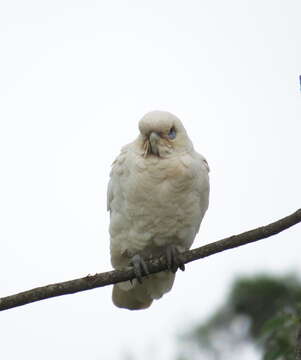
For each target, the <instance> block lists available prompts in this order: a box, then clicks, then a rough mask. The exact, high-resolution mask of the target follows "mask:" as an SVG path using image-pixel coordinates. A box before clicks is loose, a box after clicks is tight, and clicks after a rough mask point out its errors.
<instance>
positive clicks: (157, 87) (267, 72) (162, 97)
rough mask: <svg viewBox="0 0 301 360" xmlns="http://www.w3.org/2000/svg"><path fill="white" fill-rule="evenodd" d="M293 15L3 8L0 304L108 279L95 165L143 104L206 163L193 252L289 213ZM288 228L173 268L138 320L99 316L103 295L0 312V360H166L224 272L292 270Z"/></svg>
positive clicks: (104, 310)
mask: <svg viewBox="0 0 301 360" xmlns="http://www.w3.org/2000/svg"><path fill="white" fill-rule="evenodd" d="M300 10H301V6H300V2H299V1H290V0H288V1H284V0H283V1H279V0H273V1H272V0H271V1H269V0H268V1H256V0H255V1H254V0H253V1H251V0H250V1H246V0H240V1H234V0H230V1H221V0H220V1H214V0H210V1H209V0H208V1H192V0H187V1H185V2H184V1H175V0H173V1H165V0H163V1H162V0H161V1H157V0H152V1H145V0H139V1H138V0H136V1H134V0H133V1H125V0H124V1H122V0H119V1H118V0H116V1H89V0H85V1H83V0H82V1H66V0H60V1H57V0H55V1H53V0H52V1H38V0H37V1H32V0H29V1H14V0H10V1H2V2H1V4H0V31H1V33H0V52H1V56H0V65H1V66H0V101H1V105H0V121H1V125H0V171H1V177H0V199H1V200H0V219H1V220H0V222H1V226H0V241H1V253H0V279H1V282H0V296H6V295H9V294H13V293H16V292H19V291H22V290H27V289H30V288H32V287H36V286H41V285H46V284H48V283H53V282H58V281H64V280H69V279H73V278H76V277H81V276H85V275H87V274H88V273H90V274H93V273H96V272H103V271H106V270H109V269H111V266H110V256H109V235H108V222H109V216H108V214H107V212H106V187H107V182H108V176H109V171H110V165H111V163H112V162H113V160H114V158H115V157H116V156H117V155H118V152H119V150H120V148H121V146H123V145H124V144H126V143H128V142H130V141H132V140H134V139H135V138H136V136H137V135H138V128H137V123H138V121H139V119H140V118H141V117H142V116H143V115H144V113H146V112H147V111H149V110H154V109H160V110H167V111H170V112H172V113H174V114H175V115H177V116H178V117H179V118H180V119H181V120H182V121H183V123H184V126H185V127H186V129H187V132H188V134H189V136H190V138H191V139H192V141H193V143H194V146H195V148H196V150H197V151H199V152H201V153H202V154H203V155H205V157H206V158H207V160H208V162H209V164H210V167H211V173H210V176H211V177H210V179H211V199H210V207H209V210H208V212H207V214H206V216H205V219H204V221H203V224H202V226H201V231H200V233H199V234H198V236H197V239H196V241H195V243H194V246H200V245H201V244H205V243H208V242H212V241H215V240H218V239H220V238H223V237H225V236H229V235H232V234H235V233H239V232H241V231H244V230H248V229H251V228H252V227H257V226H260V225H264V224H266V223H269V222H271V221H273V220H277V219H278V218H280V217H282V216H285V215H288V214H289V213H291V212H293V211H295V210H296V209H297V208H299V207H300V203H301V202H300V200H301V199H300V198H301V195H300V194H301V192H300V184H301V172H300V153H301V151H300V135H301V125H300V124H301V116H300V115H301V103H300V96H301V94H300V90H299V83H298V81H299V80H298V77H299V74H300V73H301V50H300V48H301V40H300V37H301V35H300V34H301V22H300ZM300 234H301V228H300V226H296V227H293V228H292V229H290V230H288V231H286V232H284V233H282V234H280V235H278V236H275V237H273V238H270V239H266V240H263V241H262V242H259V243H257V244H253V245H247V246H244V247H242V248H237V249H234V250H231V251H227V252H224V253H222V254H218V255H215V256H212V257H210V258H207V259H204V260H201V261H198V262H195V263H193V264H191V265H188V266H187V270H186V272H185V273H180V274H178V275H177V279H176V283H175V285H174V288H173V290H172V291H171V292H170V293H169V294H166V295H165V296H164V297H163V298H162V299H161V300H159V301H157V302H155V303H154V304H153V305H152V307H151V308H150V309H148V310H144V311H138V312H130V311H126V310H121V309H118V308H116V307H114V306H113V305H112V302H111V287H106V288H102V289H95V290H92V291H88V292H82V293H79V294H75V295H70V296H63V297H60V298H53V299H50V300H46V301H41V302H38V303H34V304H30V305H26V306H23V307H20V308H16V309H12V310H8V311H5V312H2V313H1V314H0V339H1V358H3V359H5V360H15V359H31V360H40V359H41V358H42V359H44V360H50V359H51V360H53V359H72V360H80V359H84V358H85V359H89V360H100V359H110V360H122V359H123V357H122V356H121V354H123V353H127V354H134V355H136V356H137V358H139V359H142V358H143V359H146V360H148V359H152V360H154V359H160V360H161V359H164V360H170V359H171V354H172V352H173V351H174V348H175V346H176V344H174V343H173V339H174V337H175V335H176V334H177V333H179V332H181V331H183V330H185V329H186V328H190V326H191V324H194V323H196V322H198V321H202V320H203V319H205V318H206V317H207V316H208V315H209V314H210V313H211V311H213V310H214V309H215V307H216V306H217V305H219V304H221V303H222V302H223V299H224V298H225V296H226V294H227V291H228V289H229V286H230V284H231V282H232V280H233V279H234V278H235V277H236V276H237V275H241V274H251V273H254V272H257V271H270V272H274V273H277V274H282V273H284V272H288V271H297V272H300V271H301V262H300V253H301V242H300ZM238 358H239V359H240V360H251V359H252V360H253V359H257V357H256V356H255V355H253V356H252V354H248V355H245V357H243V355H240V356H239V357H238ZM233 359H234V357H233Z"/></svg>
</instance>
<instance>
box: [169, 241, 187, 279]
mask: <svg viewBox="0 0 301 360" xmlns="http://www.w3.org/2000/svg"><path fill="white" fill-rule="evenodd" d="M166 260H167V268H168V270H170V271H172V272H173V273H176V272H177V270H178V269H181V270H182V271H185V264H184V262H183V259H182V256H181V253H180V252H179V251H178V249H177V248H176V247H175V246H174V245H169V246H168V247H167V248H166Z"/></svg>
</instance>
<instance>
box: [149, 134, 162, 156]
mask: <svg viewBox="0 0 301 360" xmlns="http://www.w3.org/2000/svg"><path fill="white" fill-rule="evenodd" d="M159 140H160V135H159V134H158V133H156V132H154V131H153V132H151V133H150V135H149V143H150V147H151V153H152V154H154V155H157V156H160V153H159V147H158V143H159Z"/></svg>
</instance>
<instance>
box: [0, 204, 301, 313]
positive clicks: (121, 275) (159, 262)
mask: <svg viewBox="0 0 301 360" xmlns="http://www.w3.org/2000/svg"><path fill="white" fill-rule="evenodd" d="M299 222H301V209H299V210H297V211H296V212H294V213H293V214H291V215H289V216H286V217H284V218H282V219H280V220H278V221H275V222H273V223H271V224H269V225H266V226H262V227H259V228H257V229H253V230H250V231H247V232H244V233H241V234H239V235H233V236H230V237H228V238H225V239H222V240H219V241H216V242H213V243H211V244H208V245H205V246H202V247H199V248H197V249H194V250H190V251H186V252H185V253H183V254H182V259H183V261H184V263H185V264H186V263H189V262H191V261H194V260H198V259H201V258H204V257H207V256H210V255H213V254H216V253H219V252H221V251H224V250H228V249H233V248H235V247H238V246H242V245H246V244H248V243H252V242H255V241H258V240H261V239H265V238H267V237H270V236H273V235H275V234H278V233H279V232H281V231H283V230H285V229H288V228H289V227H291V226H293V225H296V224H297V223H299ZM147 265H148V269H149V272H150V273H157V272H160V271H162V270H166V269H167V264H166V260H165V258H164V257H160V258H158V259H155V260H153V261H151V262H148V263H147ZM134 277H135V275H134V271H133V270H132V269H130V270H126V271H117V270H115V271H109V272H105V273H100V274H95V275H88V276H86V277H83V278H80V279H75V280H70V281H64V282H61V283H56V284H50V285H46V286H42V287H38V288H35V289H31V290H28V291H24V292H21V293H18V294H15V295H11V296H7V297H3V298H0V311H1V310H7V309H10V308H14V307H17V306H21V305H25V304H29V303H32V302H35V301H39V300H44V299H48V298H51V297H55V296H61V295H66V294H73V293H76V292H79V291H84V290H90V289H94V288H97V287H102V286H106V285H111V284H116V283H118V282H121V281H126V280H131V279H134Z"/></svg>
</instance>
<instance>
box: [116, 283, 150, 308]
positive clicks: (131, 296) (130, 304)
mask: <svg viewBox="0 0 301 360" xmlns="http://www.w3.org/2000/svg"><path fill="white" fill-rule="evenodd" d="M137 293H138V294H137ZM139 295H143V294H139V288H138V287H137V286H135V287H134V288H133V289H131V290H128V291H126V290H122V289H121V288H120V287H119V286H118V285H114V286H113V292H112V299H113V303H114V304H115V305H116V306H117V307H120V308H124V309H129V310H142V309H147V308H148V307H150V305H151V303H152V302H153V299H151V298H150V297H147V296H139ZM145 295H146V294H145Z"/></svg>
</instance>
